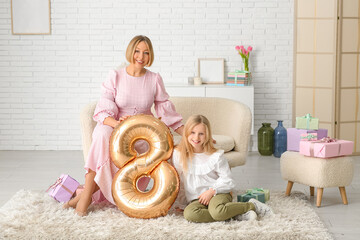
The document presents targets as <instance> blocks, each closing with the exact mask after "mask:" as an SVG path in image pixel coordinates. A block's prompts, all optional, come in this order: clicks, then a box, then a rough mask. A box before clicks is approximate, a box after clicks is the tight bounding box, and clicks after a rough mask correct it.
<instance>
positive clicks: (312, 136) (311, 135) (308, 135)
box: [300, 133, 318, 141]
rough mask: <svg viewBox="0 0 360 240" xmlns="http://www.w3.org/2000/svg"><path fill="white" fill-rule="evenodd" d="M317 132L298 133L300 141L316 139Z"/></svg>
mask: <svg viewBox="0 0 360 240" xmlns="http://www.w3.org/2000/svg"><path fill="white" fill-rule="evenodd" d="M316 140H318V139H317V133H302V134H300V141H316Z"/></svg>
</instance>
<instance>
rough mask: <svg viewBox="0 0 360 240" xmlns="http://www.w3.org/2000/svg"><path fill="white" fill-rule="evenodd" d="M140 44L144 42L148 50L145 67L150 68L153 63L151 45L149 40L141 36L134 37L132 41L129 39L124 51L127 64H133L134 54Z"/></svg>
mask: <svg viewBox="0 0 360 240" xmlns="http://www.w3.org/2000/svg"><path fill="white" fill-rule="evenodd" d="M141 42H145V44H146V46H147V47H148V49H149V62H148V63H147V65H146V66H148V67H150V66H151V65H152V63H153V62H154V49H153V47H152V43H151V41H150V39H149V38H148V37H146V36H143V35H138V36H135V37H134V38H133V39H131V41H130V43H129V45H128V46H127V49H126V54H125V56H126V60H128V62H129V63H134V53H135V50H136V47H137V45H138V44H139V43H141Z"/></svg>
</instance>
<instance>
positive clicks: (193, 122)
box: [176, 115, 216, 172]
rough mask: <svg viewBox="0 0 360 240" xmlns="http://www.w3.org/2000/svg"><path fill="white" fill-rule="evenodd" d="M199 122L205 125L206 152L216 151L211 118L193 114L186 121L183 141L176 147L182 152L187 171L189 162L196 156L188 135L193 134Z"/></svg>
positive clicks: (184, 166)
mask: <svg viewBox="0 0 360 240" xmlns="http://www.w3.org/2000/svg"><path fill="white" fill-rule="evenodd" d="M199 124H203V125H204V126H205V129H206V132H205V141H204V143H203V148H204V152H205V153H206V154H212V153H214V152H216V148H215V147H214V144H213V141H212V134H211V127H210V122H209V120H208V119H207V118H206V117H205V116H203V115H192V116H190V117H189V119H188V120H187V121H186V123H185V126H184V131H183V134H182V138H181V141H180V143H179V145H178V146H176V149H177V150H178V151H179V153H180V163H181V164H182V166H183V169H184V170H185V172H186V171H187V169H188V162H191V160H192V158H193V156H194V149H193V146H192V145H191V144H190V143H189V141H188V137H189V135H190V134H191V131H192V130H193V128H194V127H195V126H197V125H199Z"/></svg>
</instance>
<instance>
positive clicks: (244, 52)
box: [235, 45, 253, 72]
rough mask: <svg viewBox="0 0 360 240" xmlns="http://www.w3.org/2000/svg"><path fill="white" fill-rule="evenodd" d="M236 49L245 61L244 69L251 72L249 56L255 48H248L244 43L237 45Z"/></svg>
mask: <svg viewBox="0 0 360 240" xmlns="http://www.w3.org/2000/svg"><path fill="white" fill-rule="evenodd" d="M235 49H236V51H238V53H239V55H240V56H241V58H242V60H243V63H244V70H245V71H247V72H249V57H250V52H251V51H252V50H253V48H252V47H251V46H249V47H248V48H247V49H245V47H244V46H243V45H241V46H236V47H235Z"/></svg>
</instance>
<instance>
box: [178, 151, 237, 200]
mask: <svg viewBox="0 0 360 240" xmlns="http://www.w3.org/2000/svg"><path fill="white" fill-rule="evenodd" d="M171 163H172V164H173V166H174V167H175V168H176V170H177V172H178V174H179V177H180V182H181V187H180V193H179V198H181V197H182V196H181V194H182V192H183V191H184V192H185V197H186V201H187V203H189V202H190V201H192V200H194V199H198V197H199V195H200V194H202V193H203V192H205V191H207V190H208V189H209V188H212V189H214V190H215V191H216V194H218V193H228V192H230V191H231V190H232V189H233V188H234V186H235V184H234V180H233V179H232V177H231V171H230V167H229V164H228V161H227V160H226V158H225V157H224V151H223V150H218V151H216V152H215V153H213V154H206V153H195V154H194V157H193V159H192V161H189V162H188V170H187V171H186V172H184V170H183V167H182V164H181V163H180V153H179V151H177V150H176V149H175V150H174V153H173V156H172V159H171ZM182 187H183V189H181V188H182ZM180 202H182V201H181V200H180ZM182 203H184V202H182Z"/></svg>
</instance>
